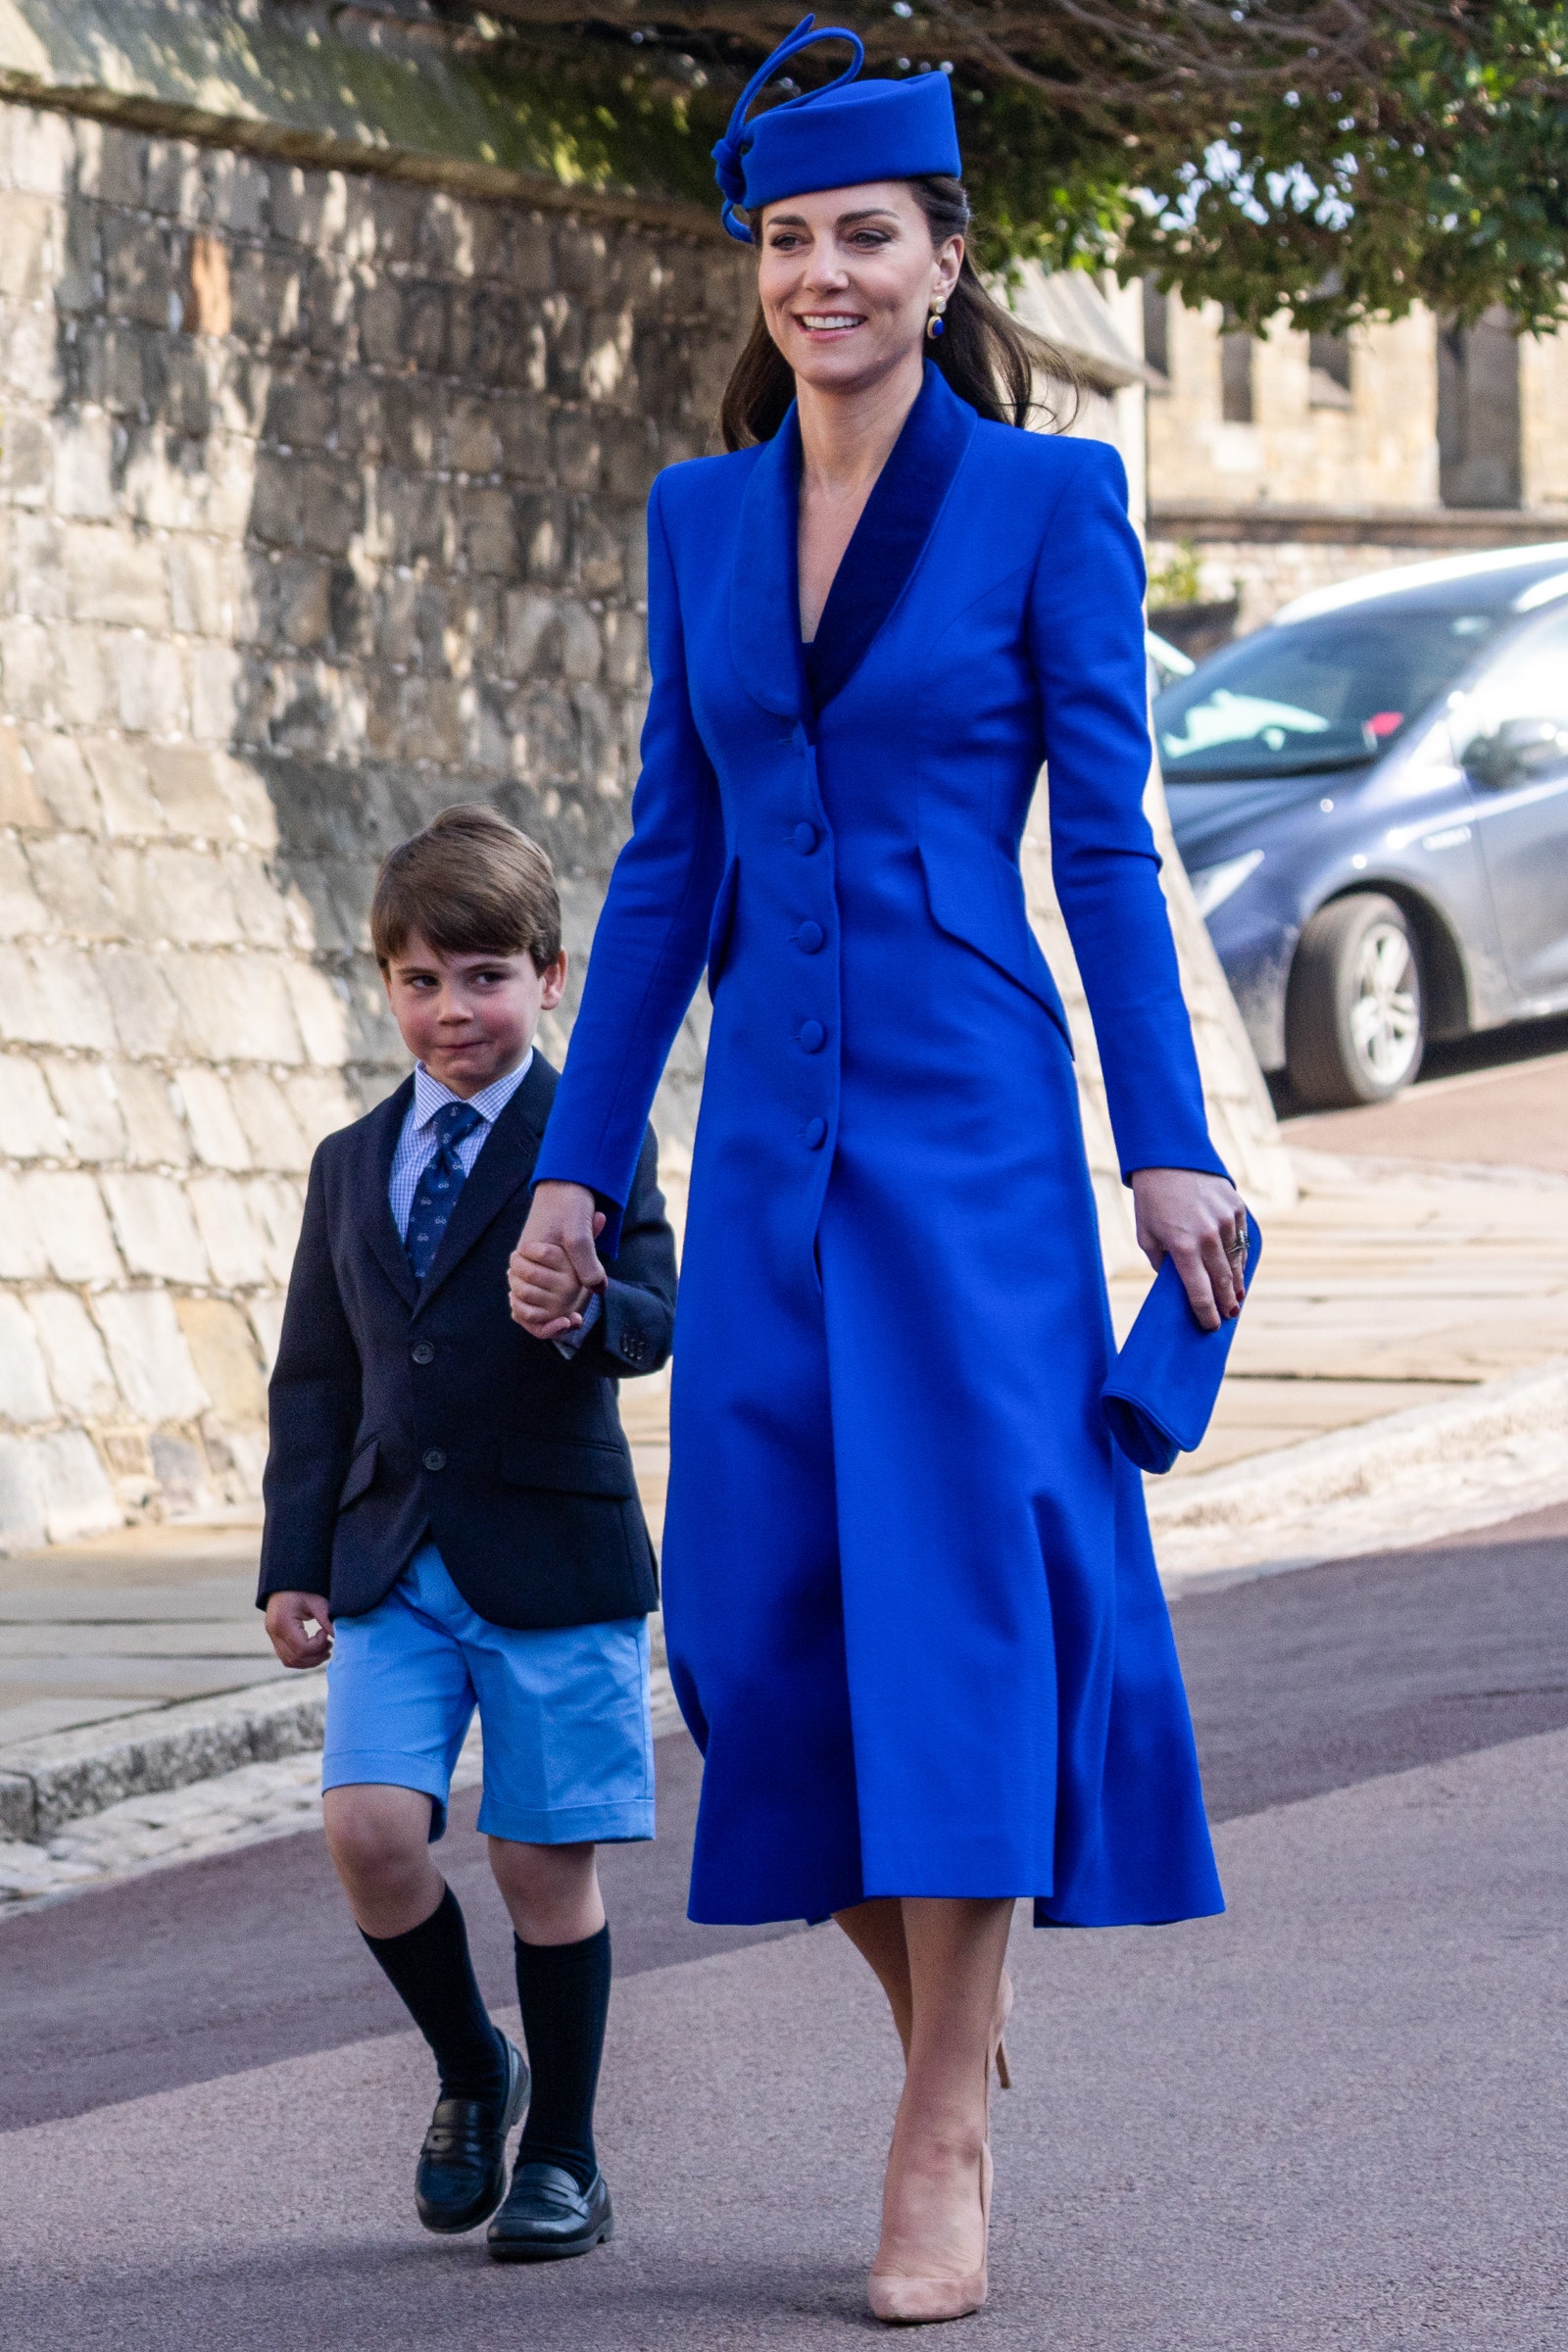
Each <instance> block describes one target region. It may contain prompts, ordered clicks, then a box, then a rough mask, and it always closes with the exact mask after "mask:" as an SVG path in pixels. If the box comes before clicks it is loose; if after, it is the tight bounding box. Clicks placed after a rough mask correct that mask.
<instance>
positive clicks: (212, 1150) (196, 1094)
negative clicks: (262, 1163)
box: [174, 1066, 251, 1168]
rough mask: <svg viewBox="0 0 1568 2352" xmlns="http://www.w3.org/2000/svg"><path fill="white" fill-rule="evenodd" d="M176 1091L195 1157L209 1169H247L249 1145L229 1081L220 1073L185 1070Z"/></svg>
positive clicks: (204, 1070)
mask: <svg viewBox="0 0 1568 2352" xmlns="http://www.w3.org/2000/svg"><path fill="white" fill-rule="evenodd" d="M174 1086H175V1091H176V1093H177V1094H178V1097H179V1101H180V1103H181V1105H182V1107H183V1109H184V1113H185V1118H186V1121H187V1123H188V1125H189V1127H190V1132H191V1139H192V1141H193V1142H194V1144H195V1146H196V1156H197V1158H198V1159H200V1160H202V1161H204V1162H205V1163H206V1165H207V1166H208V1167H210V1168H248V1167H249V1166H250V1165H251V1152H250V1146H249V1144H248V1143H247V1142H246V1140H245V1130H244V1128H243V1127H242V1126H241V1125H240V1122H239V1120H238V1118H237V1117H236V1116H235V1112H234V1105H233V1103H232V1101H231V1100H230V1097H229V1091H228V1081H227V1080H226V1079H225V1078H224V1077H223V1075H222V1072H221V1071H220V1070H209V1069H203V1068H201V1067H199V1066H198V1067H193V1068H190V1069H184V1070H181V1071H180V1072H179V1075H178V1076H177V1078H176V1079H175V1081H174Z"/></svg>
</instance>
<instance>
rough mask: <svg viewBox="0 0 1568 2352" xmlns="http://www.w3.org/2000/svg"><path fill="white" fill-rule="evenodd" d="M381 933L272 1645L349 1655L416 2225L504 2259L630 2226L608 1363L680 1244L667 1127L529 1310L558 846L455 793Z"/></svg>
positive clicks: (299, 1334)
mask: <svg viewBox="0 0 1568 2352" xmlns="http://www.w3.org/2000/svg"><path fill="white" fill-rule="evenodd" d="M370 934H371V939H372V942H373V944H374V948H375V954H376V957H377V960H378V962H379V964H380V968H381V976H382V979H383V981H384V983H385V986H386V992H387V996H388V999H389V1001H390V1003H391V1006H392V1010H393V1013H394V1015H395V1017H396V1020H397V1023H398V1027H399V1029H400V1031H401V1033H402V1036H403V1042H404V1044H405V1045H406V1046H407V1047H408V1049H409V1051H410V1053H411V1054H413V1055H414V1057H415V1069H414V1073H413V1075H412V1077H410V1078H407V1079H405V1080H404V1082H403V1084H402V1085H401V1086H400V1087H399V1088H398V1089H397V1091H396V1093H395V1094H393V1095H392V1096H390V1097H389V1098H388V1100H387V1101H386V1102H384V1103H382V1104H381V1105H380V1107H379V1108H378V1109H376V1110H373V1111H371V1112H370V1113H369V1115H368V1117H366V1118H363V1119H360V1120H358V1121H357V1122H356V1123H355V1124H354V1125H353V1126H351V1127H346V1128H344V1129H342V1130H341V1131H340V1132H339V1133H338V1134H336V1135H331V1136H328V1137H327V1139H326V1141H325V1142H324V1143H323V1144H322V1145H321V1147H320V1149H319V1152H317V1154H316V1158H315V1161H314V1164H313V1165H312V1168H311V1177H310V1187H309V1192H308V1195H307V1199H306V1205H305V1218H304V1225H303V1229H302V1232H301V1235H300V1243H299V1250H298V1253H297V1255H296V1257H295V1261H294V1270H293V1274H292V1276H291V1278H290V1282H289V1290H288V1303H287V1307H286V1310H285V1313H284V1317H283V1331H282V1339H281V1343H280V1346H279V1349H278V1357H277V1368H276V1370H275V1372H274V1373H273V1375H272V1382H271V1391H270V1398H271V1446H270V1453H269V1456H268V1463H267V1476H266V1487H265V1493H266V1501H267V1525H266V1533H265V1536H264V1539H263V1546H262V1573H261V1590H260V1594H259V1599H260V1602H261V1605H262V1606H264V1607H265V1609H266V1611H267V1630H268V1633H269V1635H270V1638H271V1642H272V1645H273V1647H274V1649H275V1650H276V1652H277V1654H278V1656H279V1657H280V1658H281V1659H282V1661H283V1663H284V1664H285V1665H286V1666H298V1667H306V1666H316V1665H319V1664H320V1663H321V1662H322V1661H323V1660H324V1659H326V1658H328V1657H330V1665H329V1667H328V1674H327V1708H326V1744H325V1754H324V1757H323V1762H322V1775H321V1780H322V1789H323V1810H324V1815H325V1827H326V1838H327V1845H328V1848H329V1850H330V1852H331V1855H332V1860H333V1862H334V1864H335V1865H336V1868H337V1872H338V1876H339V1877H340V1878H341V1880H342V1882H343V1885H344V1887H345V1889H346V1891H347V1894H348V1898H349V1903H350V1906H351V1908H352V1910H353V1913H354V1917H355V1919H356V1921H357V1922H358V1924H359V1927H360V1930H361V1933H362V1934H363V1936H364V1937H365V1940H366V1942H367V1944H368V1946H369V1949H370V1951H371V1952H372V1953H373V1954H374V1956H375V1958H376V1960H377V1961H378V1962H379V1963H380V1965H381V1967H382V1968H383V1969H384V1970H385V1972H386V1974H387V1976H388V1977H389V1978H390V1980H391V1982H392V1984H393V1985H394V1986H395V1987H396V1989H397V1991H398V1992H399V1994H400V1995H401V1996H402V1999H403V2001H404V2003H405V2005H406V2006H407V2008H408V2010H409V2013H410V2015H411V2016H412V2017H413V2019H414V2021H415V2023H416V2024H417V2026H418V2028H419V2030H420V2032H421V2033H422V2034H423V2035H424V2037H425V2039H426V2040H427V2041H428V2042H429V2044H430V2047H431V2049H432V2051H433V2052H434V2054H435V2060H436V2066H437V2069H438V2073H439V2077H440V2095H439V2097H438V2099H437V2102H436V2108H435V2114H434V2117H433V2119H432V2121H431V2124H430V2129H429V2131H428V2132H427V2133H426V2134H425V2139H424V2144H423V2146H422V2148H421V2150H420V2153H419V2159H418V2167H417V2176H416V2187H415V2195H416V2203H417V2210H418V2215H419V2219H420V2220H421V2222H423V2224H424V2226H425V2228H426V2229H436V2230H460V2229H473V2228H475V2227H476V2226H477V2225H478V2224H479V2223H481V2222H483V2221H485V2220H487V2219H489V2217H490V2216H491V2215H494V2216H495V2218H494V2220H493V2221H491V2225H490V2230H489V2237H488V2244H489V2250H490V2252H491V2253H492V2254H493V2255H494V2256H496V2257H497V2258H498V2259H499V2260H502V2261H519V2262H531V2261H545V2260H551V2259H554V2258H558V2257H560V2256H563V2255H570V2254H581V2253H586V2252H587V2251H588V2249H589V2248H590V2247H592V2246H595V2245H597V2244H598V2243H599V2242H600V2241H601V2239H603V2238H605V2237H608V2236H609V2235H610V2233H611V2229H612V2218H611V2205H610V2195H609V2191H608V2189H607V2188H606V2186H605V2181H604V2176H603V2174H602V2173H601V2172H600V2170H599V2165H598V2160H597V2157H596V2155H595V2150H594V2135H593V2110H594V2096H595V2090H596V2086H597V2082H598V2074H599V2060H600V2051H601V2047H602V2044H603V2039H604V2029H605V2016H606V2011H607V2008H608V2005H609V1998H610V1930H609V1928H608V1926H607V1924H606V1921H605V1911H604V1904H603V1901H602V1900H601V1896H600V1890H599V1881H598V1874H597V1871H596V1867H595V1846H596V1844H597V1843H598V1842H599V1841H600V1840H602V1839H626V1838H651V1837H652V1836H653V1834H654V1775H653V1744H652V1739H651V1735H650V1727H649V1712H648V1627H647V1622H646V1620H647V1613H648V1611H649V1610H650V1609H651V1608H653V1607H654V1605H655V1602H656V1597H657V1587H656V1577H655V1565H654V1556H653V1550H652V1547H651V1545H650V1543H649V1538H648V1531H647V1528H646V1527H645V1525H644V1522H643V1516H642V1511H641V1509H640V1507H639V1504H638V1500H637V1491H636V1485H635V1482H634V1480H633V1476H632V1464H631V1453H630V1449H629V1447H628V1446H627V1444H626V1440H625V1436H624V1434H623V1432H622V1430H621V1426H620V1418H619V1413H618V1411H617V1407H616V1383H617V1381H618V1380H620V1379H621V1378H622V1377H623V1376H624V1375H625V1374H628V1373H638V1372H653V1371H655V1370H657V1369H658V1367H659V1366H660V1365H661V1364H662V1362H663V1361H664V1359H665V1357H666V1355H667V1354H668V1352H669V1345H670V1335H671V1329H672V1325H673V1320H674V1301H675V1251H674V1241H673V1237H672V1235H671V1233H670V1229H669V1226H668V1224H667V1223H666V1221H665V1217H664V1203H663V1199H662V1195H661V1193H660V1190H659V1182H658V1162H657V1156H656V1147H655V1142H654V1137H653V1133H652V1130H650V1131H649V1132H648V1134H647V1135H646V1136H645V1138H644V1141H643V1147H642V1155H641V1158H640V1161H639V1164H638V1170H637V1182H636V1188H635V1191H634V1193H633V1195H632V1199H631V1201H630V1203H629V1205H628V1208H627V1212H626V1217H625V1223H624V1227H623V1230H622V1234H621V1238H620V1243H619V1250H618V1254H617V1255H616V1257H615V1258H614V1260H613V1262H611V1263H610V1265H609V1268H608V1273H609V1280H608V1283H607V1285H606V1286H605V1287H604V1288H603V1289H602V1290H600V1291H597V1292H595V1293H593V1294H592V1295H591V1296H590V1295H587V1294H585V1293H584V1292H583V1291H582V1290H581V1289H580V1287H579V1285H578V1282H577V1279H576V1276H575V1274H574V1273H573V1272H572V1270H571V1268H570V1266H569V1265H568V1264H567V1263H566V1261H565V1259H564V1257H562V1258H561V1259H560V1262H559V1264H558V1265H556V1266H555V1267H554V1268H553V1269H552V1267H551V1266H549V1265H545V1266H543V1267H541V1266H540V1265H537V1264H536V1265H535V1266H534V1267H533V1269H532V1272H531V1279H532V1281H533V1284H534V1286H535V1288H538V1286H539V1285H540V1284H541V1283H544V1284H545V1285H547V1286H548V1284H549V1283H550V1282H551V1280H552V1279H554V1281H555V1282H556V1284H557V1286H558V1299H557V1304H558V1307H559V1314H560V1318H561V1321H562V1326H563V1328H562V1330H561V1332H560V1335H559V1336H558V1337H557V1338H556V1339H555V1340H553V1341H548V1342H546V1341H540V1340H536V1339H532V1338H530V1337H529V1336H528V1335H527V1333H525V1332H523V1331H522V1330H520V1329H519V1328H518V1326H517V1325H516V1324H515V1323H514V1322H513V1320H512V1317H511V1314H510V1312H509V1309H508V1299H507V1261H508V1256H509V1253H510V1252H511V1250H512V1248H513V1244H514V1242H515V1238H516V1234H517V1229H518V1227H519V1225H520V1224H521V1221H522V1212H523V1210H524V1208H525V1207H526V1200H527V1193H528V1187H529V1181H530V1178H531V1176H532V1173H533V1166H534V1160H535V1156H536V1154H537V1152H538V1149H539V1143H540V1139H541V1137H542V1135H543V1133H544V1127H545V1119H546V1115H547V1113H548V1111H549V1108H550V1102H551V1098H552V1096H553V1095H554V1093H555V1089H556V1079H557V1073H556V1071H555V1070H554V1069H553V1068H552V1067H551V1065H550V1064H549V1063H548V1062H547V1061H546V1060H545V1059H544V1058H543V1056H542V1055H541V1054H539V1053H538V1052H537V1051H536V1050H535V1048H534V1043H533V1038H534V1031H535V1029H536V1027H537V1025H538V1021H539V1016H540V1014H541V1012H543V1011H546V1010H548V1009H550V1008H551V1007H552V1006H554V1005H558V1004H559V1003H560V1002H561V997H562V991H563V989H564V984H565V970H566V958H565V956H564V952H563V950H562V945H561V908H560V902H559V899H558V896H557V891H556V883H555V876H554V874H553V872H552V870H551V866H550V862H549V859H548V858H546V857H545V855H544V853H543V852H542V851H541V850H540V849H539V848H538V847H537V846H536V845H535V844H534V843H533V842H532V841H530V840H529V839H528V837H527V836H526V835H525V834H523V833H519V832H518V831H517V830H516V828H515V826H513V825H510V824H508V823H507V822H506V821H505V820H504V819H503V818H502V817H500V816H499V815H497V814H496V813H495V812H494V811H493V810H491V809H484V808H458V809H447V810H446V811H445V813H444V814H443V815H441V816H439V817H437V819H436V820H435V822H434V823H433V824H432V825H429V826H427V827H426V828H425V830H424V831H423V832H422V833H418V834H416V835H415V837H414V839H413V840H412V841H406V842H404V843H403V845H402V846H401V848H399V849H396V850H394V851H393V852H392V854H391V856H390V857H389V858H387V859H386V861H385V863H384V864H383V866H382V868H381V871H380V874H379V876H378V878H377V882H376V887H375V895H374V900H373V903H372V906H371V910H370ZM476 1705H477V1707H478V1710H479V1717H480V1722H481V1724H482V1726H483V1732H484V1796H483V1802H482V1804H481V1806H480V1810H479V1828H480V1830H481V1832H483V1833H484V1834H485V1835H486V1836H487V1837H488V1838H489V1841H490V1860H491V1866H492V1868H493V1870H494V1873H495V1877H496V1881H497V1884H498V1886H499V1887H500V1889H501V1893H502V1896H503V1898H504V1900H505V1902H506V1905H507V1909H508V1911H509V1912H510V1914H511V1917H512V1922H513V1926H514V1929H515V1951H516V1973H517V1996H518V1999H519V2001H520V2003H521V2008H522V2028H523V2036H524V2039H525V2041H526V2043H527V2051H528V2063H527V2064H525V2063H524V2060H523V2057H522V2055H521V2053H520V2052H519V2051H518V2050H517V2049H516V2048H515V2046H514V2044H513V2043H512V2042H511V2041H510V2040H509V2039H508V2038H507V2037H506V2036H505V2035H504V2034H501V2033H500V2032H498V2030H497V2029H496V2028H495V2026H493V2025H492V2024H491V2022H490V2018H489V2016H488V2014H487V2012H486V2009H485V2005H484V2002H483V2000H482V1998H481V1996H480V1993H479V1988H478V1985H477V1984H476V1983H475V1980H474V1975H473V1969H472V1966H471V1964H470V1961H469V1957H468V1945H467V1936H466V1930H465V1926H464V1919H463V1913H462V1911H461V1909H460V1908H459V1905H458V1903H457V1900H456V1898H455V1897H454V1895H453V1893H452V1890H451V1888H450V1887H447V1886H446V1885H445V1884H444V1882H443V1880H442V1878H441V1875H440V1873H439V1871H438V1870H437V1869H436V1867H435V1865H434V1863H433V1861H432V1860H431V1856H430V1846H431V1844H432V1843H433V1842H434V1841H435V1840H436V1839H438V1838H440V1837H441V1835H442V1833H443V1831H444V1829H445V1826H446V1808H447V1796H448V1791H449V1789H450V1785H451V1777H452V1769H453V1766H454V1764H455V1763H456V1761H457V1757H458V1752H459V1750H460V1748H461V1747H462V1745H463V1741H464V1736H465V1734H466V1731H467V1728H468V1724H469V1722H470V1720H471V1717H472V1714H473V1710H474V1707H475V1706H476ZM530 2064H531V2067H532V2083H531V2089H532V2098H531V2103H530V2101H529V2089H530V2079H529V2065H530ZM525 2106H526V2108H527V2122H526V2125H525V2127H524V2130H523V2133H522V2138H521V2141H520V2144H519V2146H518V2150H517V2160H516V2165H515V2170H514V2173H513V2178H512V2185H511V2189H510V2191H508V2189H507V2176H506V2148H507V2135H508V2133H509V2131H511V2129H512V2127H513V2125H514V2124H515V2122H516V2121H517V2119H518V2117H519V2116H520V2115H521V2114H522V2112H523V2110H524V2107H525ZM503 2198H504V2199H505V2201H504V2202H503ZM498 2206H499V2207H500V2211H499V2212H498V2211H497V2207H498Z"/></svg>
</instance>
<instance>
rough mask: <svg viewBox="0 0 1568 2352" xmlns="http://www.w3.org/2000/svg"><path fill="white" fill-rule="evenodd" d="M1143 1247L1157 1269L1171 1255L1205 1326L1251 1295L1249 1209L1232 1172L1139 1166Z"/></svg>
mask: <svg viewBox="0 0 1568 2352" xmlns="http://www.w3.org/2000/svg"><path fill="white" fill-rule="evenodd" d="M1133 1205H1134V1208H1135V1209H1136V1211H1137V1216H1138V1247H1139V1249H1140V1250H1142V1251H1143V1253H1144V1255H1145V1256H1146V1257H1147V1258H1148V1260H1149V1262H1150V1264H1151V1265H1152V1267H1153V1268H1154V1270H1155V1272H1156V1273H1157V1272H1158V1271H1159V1268H1160V1266H1161V1265H1162V1264H1163V1262H1164V1260H1165V1259H1166V1258H1167V1257H1173V1258H1174V1259H1175V1260H1176V1271H1177V1272H1178V1273H1179V1274H1180V1276H1181V1278H1182V1281H1183V1283H1184V1284H1185V1285H1186V1288H1187V1299H1188V1303H1189V1305H1190V1306H1191V1307H1192V1310H1193V1313H1194V1314H1195V1315H1196V1316H1197V1318H1198V1321H1199V1324H1200V1325H1201V1328H1202V1329H1203V1330H1204V1331H1218V1329H1219V1327H1220V1325H1221V1323H1228V1322H1229V1321H1230V1320H1231V1319H1232V1317H1233V1316H1235V1315H1239V1314H1240V1313H1241V1311H1242V1300H1243V1299H1244V1298H1245V1297H1246V1296H1247V1291H1246V1285H1245V1283H1244V1281H1243V1279H1242V1278H1243V1276H1244V1275H1245V1273H1246V1271H1247V1209H1246V1206H1245V1204H1244V1202H1243V1200H1242V1196H1241V1194H1240V1193H1239V1192H1238V1191H1237V1190H1236V1187H1235V1185H1234V1184H1232V1183H1231V1182H1230V1181H1229V1179H1228V1178H1226V1177H1224V1176H1209V1175H1206V1174H1204V1173H1203V1171H1202V1170H1201V1169H1198V1168H1135V1169H1134V1170H1133Z"/></svg>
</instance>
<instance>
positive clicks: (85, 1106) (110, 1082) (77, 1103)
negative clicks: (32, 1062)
mask: <svg viewBox="0 0 1568 2352" xmlns="http://www.w3.org/2000/svg"><path fill="white" fill-rule="evenodd" d="M43 1068H44V1073H45V1075H46V1076H47V1078H48V1080H49V1091H50V1093H51V1094H52V1095H53V1096H54V1099H55V1103H56V1104H57V1105H58V1107H59V1111H60V1116H61V1118H62V1119H63V1120H64V1122H65V1126H66V1132H67V1134H68V1135H69V1136H70V1138H71V1150H72V1152H73V1153H74V1155H75V1157H76V1158H77V1159H87V1160H94V1159H123V1157H124V1154H125V1123H124V1120H123V1118H122V1116H121V1112H120V1099H119V1096H118V1095H117V1093H116V1091H115V1082H114V1079H113V1078H112V1077H111V1076H110V1073H109V1070H108V1067H107V1065H106V1064H105V1063H103V1062H101V1061H65V1060H62V1058H61V1057H60V1056H59V1055H58V1054H50V1055H49V1056H48V1057H47V1058H46V1059H45V1061H44V1064H43Z"/></svg>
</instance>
